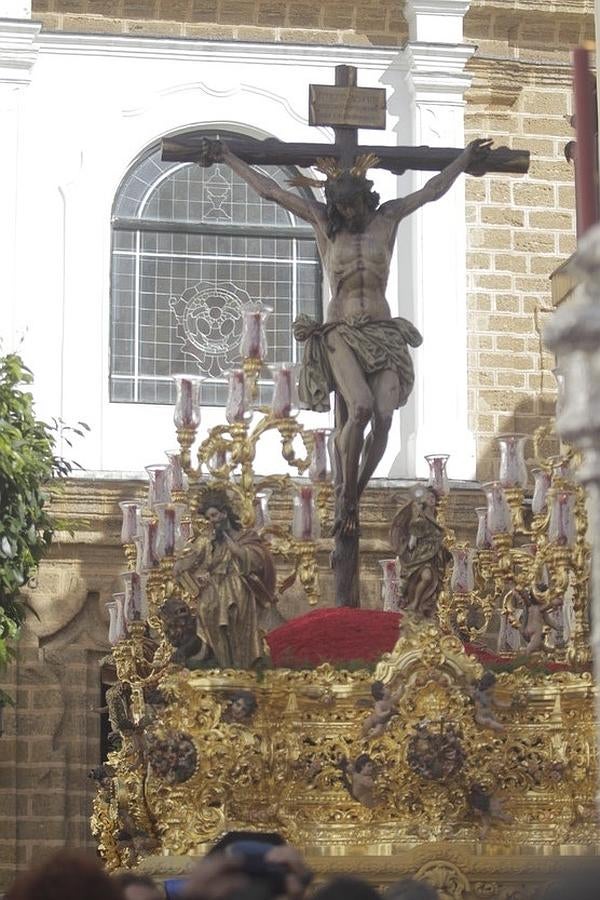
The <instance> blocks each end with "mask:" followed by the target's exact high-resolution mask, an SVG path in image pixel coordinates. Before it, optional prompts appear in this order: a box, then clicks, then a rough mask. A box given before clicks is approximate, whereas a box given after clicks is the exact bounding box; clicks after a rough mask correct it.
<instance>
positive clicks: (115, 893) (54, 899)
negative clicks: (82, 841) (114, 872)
mask: <svg viewBox="0 0 600 900" xmlns="http://www.w3.org/2000/svg"><path fill="white" fill-rule="evenodd" d="M5 897H6V900H81V898H82V897H85V900H123V891H122V889H121V887H120V885H118V884H116V883H115V882H114V881H113V879H112V878H110V877H109V876H108V875H107V874H106V872H105V871H104V869H103V868H102V865H101V863H100V862H99V861H98V860H97V859H96V858H95V857H94V856H92V855H90V854H87V853H83V852H81V851H77V850H60V851H59V852H58V853H55V854H53V855H52V856H51V857H50V859H48V860H46V862H44V863H41V865H39V866H36V867H35V868H34V869H32V870H31V871H30V872H25V873H24V874H23V875H20V876H19V877H18V878H17V880H16V881H15V882H14V884H13V885H12V887H10V888H9V890H8V891H7V893H6V895H5Z"/></svg>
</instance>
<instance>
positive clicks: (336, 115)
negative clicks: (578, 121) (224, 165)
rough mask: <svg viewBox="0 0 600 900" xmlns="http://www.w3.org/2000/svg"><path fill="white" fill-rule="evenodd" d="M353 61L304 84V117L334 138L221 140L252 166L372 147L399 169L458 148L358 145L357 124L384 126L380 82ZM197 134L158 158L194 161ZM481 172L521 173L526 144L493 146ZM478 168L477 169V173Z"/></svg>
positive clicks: (346, 164) (436, 165)
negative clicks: (360, 74)
mask: <svg viewBox="0 0 600 900" xmlns="http://www.w3.org/2000/svg"><path fill="white" fill-rule="evenodd" d="M356 75H357V70H356V68H355V67H354V66H336V69H335V86H334V85H315V84H312V85H310V95H309V96H310V99H309V123H310V124H311V125H332V126H333V130H334V134H335V143H334V144H317V143H314V144H309V143H304V144H300V143H288V142H286V141H278V140H276V139H275V138H267V139H266V140H264V141H246V140H243V139H239V138H227V146H228V147H229V148H230V150H231V151H232V152H233V153H235V155H236V156H238V157H239V158H240V159H243V160H244V162H246V163H248V164H250V165H258V166H261V165H263V166H301V167H303V168H308V167H310V166H313V165H314V164H315V163H316V161H317V159H319V158H320V157H323V156H327V157H334V158H335V159H337V160H339V162H340V164H341V166H342V168H350V167H351V166H352V165H353V163H354V161H355V160H356V157H357V156H361V155H362V154H365V153H372V154H374V155H375V156H376V157H377V158H378V160H379V161H378V162H376V163H375V164H374V166H373V168H380V169H387V170H388V171H389V172H393V173H394V174H396V175H402V174H403V173H404V172H405V171H406V170H407V169H419V170H421V171H429V172H439V171H441V170H442V169H445V168H446V166H448V165H450V163H451V162H453V160H455V159H456V157H457V156H459V155H460V154H461V153H462V148H460V149H456V148H453V147H389V146H378V145H360V144H359V143H358V129H359V128H385V88H362V87H357V86H356ZM203 138H204V135H203V134H198V133H194V132H190V133H189V134H185V135H182V136H180V137H176V138H166V139H164V140H163V142H162V158H163V159H164V160H168V161H177V162H198V161H199V159H200V145H201V142H202V140H203ZM483 168H484V169H485V171H486V172H497V173H500V174H502V173H504V174H509V173H512V174H515V175H522V174H524V173H525V172H527V170H528V168H529V151H528V150H509V149H508V148H507V147H498V148H497V149H496V150H491V151H490V153H489V154H488V156H487V157H486V160H485V163H484V164H483ZM478 174H479V173H478Z"/></svg>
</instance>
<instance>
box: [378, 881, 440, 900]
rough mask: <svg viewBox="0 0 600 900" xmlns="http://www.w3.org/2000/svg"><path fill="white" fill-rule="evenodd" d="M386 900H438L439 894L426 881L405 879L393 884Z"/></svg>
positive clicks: (385, 896)
mask: <svg viewBox="0 0 600 900" xmlns="http://www.w3.org/2000/svg"><path fill="white" fill-rule="evenodd" d="M383 896H384V900H438V896H439V895H438V892H437V891H436V889H435V888H434V887H432V886H431V885H430V884H427V882H426V881H418V880H417V879H416V878H403V879H402V880H401V881H396V883H395V884H391V885H390V886H389V888H388V889H387V891H386V892H385V894H384V895H383Z"/></svg>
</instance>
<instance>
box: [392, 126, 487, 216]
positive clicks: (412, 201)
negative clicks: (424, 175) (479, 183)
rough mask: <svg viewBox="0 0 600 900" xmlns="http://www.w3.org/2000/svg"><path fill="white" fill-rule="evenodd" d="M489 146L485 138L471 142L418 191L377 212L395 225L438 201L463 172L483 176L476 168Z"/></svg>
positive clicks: (394, 201) (393, 201) (484, 156)
mask: <svg viewBox="0 0 600 900" xmlns="http://www.w3.org/2000/svg"><path fill="white" fill-rule="evenodd" d="M491 146H492V141H491V140H488V139H485V138H484V139H480V138H478V139H477V140H475V141H471V143H470V144H468V145H467V146H466V147H465V149H464V150H463V152H462V153H461V154H460V156H457V157H456V159H455V160H454V162H451V163H450V165H449V166H446V168H445V169H443V170H442V171H441V172H439V174H437V175H434V176H433V178H430V179H429V181H428V182H427V183H426V184H425V185H424V186H423V187H422V188H421V189H420V190H418V191H415V192H414V193H413V194H408V196H407V197H399V198H398V199H397V200H388V202H387V203H383V204H382V205H381V206H380V207H379V212H380V213H382V214H383V215H385V216H386V217H387V218H389V219H392V220H393V221H395V222H396V223H397V222H400V221H401V220H402V219H405V218H406V216H409V215H410V214H411V213H413V212H414V211H415V210H416V209H419V208H420V207H421V206H424V205H425V204H426V203H431V202H432V201H434V200H439V199H440V197H443V196H444V194H445V193H446V192H447V191H448V190H449V189H450V188H451V187H452V185H453V184H454V182H455V181H456V179H457V178H458V176H459V175H461V174H462V173H463V172H469V173H470V174H471V175H479V174H483V172H479V171H478V166H480V165H481V163H482V162H483V160H484V159H485V158H486V156H487V154H488V153H489V151H490V148H491Z"/></svg>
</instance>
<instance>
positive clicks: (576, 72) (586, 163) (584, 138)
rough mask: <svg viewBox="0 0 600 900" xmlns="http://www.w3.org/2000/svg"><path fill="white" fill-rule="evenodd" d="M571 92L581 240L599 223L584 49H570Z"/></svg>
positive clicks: (588, 75)
mask: <svg viewBox="0 0 600 900" xmlns="http://www.w3.org/2000/svg"><path fill="white" fill-rule="evenodd" d="M573 89H574V92H575V131H576V134H577V151H576V153H577V160H576V176H575V190H576V193H577V217H578V221H577V233H578V236H579V237H581V236H582V235H584V234H585V232H586V231H587V230H588V228H591V226H592V225H594V224H595V223H596V222H597V221H598V218H599V216H598V179H597V174H596V159H597V148H596V140H597V137H596V112H595V110H594V102H595V101H594V91H593V76H592V73H591V70H590V59H589V53H588V51H587V50H586V48H585V47H576V48H575V49H574V50H573Z"/></svg>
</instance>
